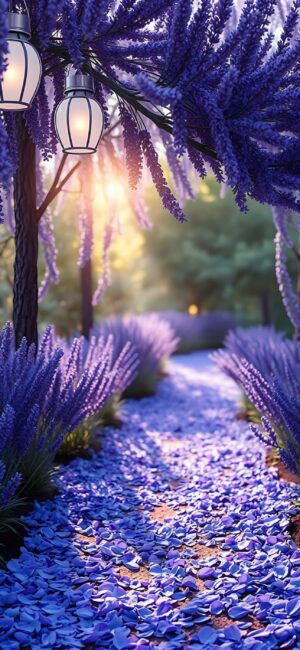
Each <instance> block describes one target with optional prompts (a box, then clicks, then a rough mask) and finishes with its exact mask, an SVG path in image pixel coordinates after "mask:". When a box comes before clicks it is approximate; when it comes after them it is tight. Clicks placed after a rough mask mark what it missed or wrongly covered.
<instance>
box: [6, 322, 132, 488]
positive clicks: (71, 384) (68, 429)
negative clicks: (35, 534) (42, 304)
mask: <svg viewBox="0 0 300 650" xmlns="http://www.w3.org/2000/svg"><path fill="white" fill-rule="evenodd" d="M84 345H85V344H84V341H83V340H82V339H75V340H74V341H73V343H72V345H71V346H70V347H69V348H68V349H66V347H64V349H62V348H61V347H58V345H57V341H56V338H55V335H54V332H53V329H52V328H51V327H49V328H48V329H47V330H46V332H45V334H44V336H43V338H42V340H41V344H40V347H39V350H38V353H37V355H36V354H35V352H36V351H35V348H34V346H30V347H28V346H27V343H26V341H25V340H23V341H22V344H21V346H20V348H19V349H18V350H17V351H14V349H13V332H12V329H11V327H10V325H7V326H6V327H5V328H4V330H3V331H2V332H1V334H0V413H1V422H2V437H1V439H2V447H3V449H2V453H1V460H2V461H3V462H4V463H5V464H6V466H7V467H12V468H14V471H18V472H21V475H22V481H23V486H24V491H25V492H26V494H34V496H36V495H38V494H41V493H44V492H45V491H47V490H48V488H49V485H50V479H51V473H52V467H53V461H54V457H55V454H56V453H57V451H58V449H59V448H60V446H61V444H62V443H63V441H64V439H65V438H66V436H68V435H69V434H71V433H72V432H74V431H75V430H76V429H77V427H78V426H79V425H80V424H81V423H82V422H85V423H86V422H88V421H90V420H91V419H92V418H93V417H94V416H95V415H96V414H97V413H98V412H99V411H100V410H101V408H103V406H104V405H105V403H106V402H107V401H108V400H109V399H110V398H111V397H112V395H113V394H114V392H115V391H119V390H120V388H121V387H123V385H124V382H125V385H126V381H127V377H129V376H131V373H132V372H134V368H135V365H136V363H137V359H136V354H135V353H134V352H133V350H132V349H131V348H130V346H129V344H127V345H125V346H123V348H122V349H120V350H119V352H118V354H115V352H114V346H113V341H112V337H110V338H107V339H106V340H104V339H103V338H102V337H100V338H99V340H98V341H97V343H96V341H92V342H91V345H90V346H89V348H88V350H85V348H84ZM14 480H15V482H16V481H17V480H18V479H17V478H15V479H14ZM7 485H8V484H7ZM11 487H12V484H11Z"/></svg>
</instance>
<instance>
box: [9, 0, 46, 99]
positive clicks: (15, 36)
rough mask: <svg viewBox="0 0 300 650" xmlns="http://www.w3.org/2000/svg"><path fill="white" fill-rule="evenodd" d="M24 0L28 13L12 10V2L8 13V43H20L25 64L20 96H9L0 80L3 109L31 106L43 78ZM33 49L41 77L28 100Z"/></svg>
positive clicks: (24, 0)
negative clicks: (32, 40)
mask: <svg viewBox="0 0 300 650" xmlns="http://www.w3.org/2000/svg"><path fill="white" fill-rule="evenodd" d="M23 2H24V7H25V10H26V13H16V12H13V11H12V10H11V5H12V3H11V2H10V11H9V13H8V38H7V42H8V44H9V43H10V42H11V43H14V44H15V43H18V44H19V51H20V53H21V56H22V58H23V64H24V72H23V81H22V84H21V87H20V92H19V96H18V98H16V99H10V98H9V97H6V96H5V90H4V88H3V80H2V81H0V110H2V111H24V110H27V109H28V108H30V106H31V104H32V102H33V101H34V99H35V96H36V94H37V92H38V89H39V86H40V82H41V78H42V63H41V59H40V56H39V53H38V51H37V50H36V48H35V47H34V46H33V45H32V43H30V42H29V41H30V38H31V22H30V17H29V12H28V7H27V4H26V0H23ZM32 51H34V53H35V55H36V57H37V60H36V61H37V62H38V65H39V77H38V81H37V83H36V84H35V90H34V93H33V94H32V93H30V100H29V101H26V100H25V99H24V98H25V97H26V91H28V89H29V86H30V83H31V80H30V78H29V74H30V69H29V64H30V56H31V55H32ZM5 104H8V105H9V107H5Z"/></svg>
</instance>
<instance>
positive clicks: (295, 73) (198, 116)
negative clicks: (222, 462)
mask: <svg viewBox="0 0 300 650" xmlns="http://www.w3.org/2000/svg"><path fill="white" fill-rule="evenodd" d="M8 5H9V3H8V0H1V13H2V15H3V14H4V12H5V10H6V9H8ZM279 5H280V3H279V1H276V0H245V2H243V3H242V4H241V11H240V12H238V11H237V7H236V4H235V3H234V1H233V0H206V1H205V2H204V1H203V2H200V1H199V2H196V3H195V2H194V1H193V0H171V1H170V0H119V1H116V0H88V1H86V0H77V1H75V2H74V1H73V0H57V1H55V2H53V0H29V1H28V7H29V12H30V16H31V19H32V26H33V43H34V44H35V45H36V47H37V48H38V50H39V52H40V54H41V56H42V62H43V72H44V74H43V78H42V83H41V86H40V90H39V92H38V95H37V98H36V100H35V102H34V104H33V106H32V108H31V109H30V110H29V111H28V112H27V114H26V122H27V125H28V128H29V131H30V133H31V135H32V138H33V139H34V141H35V143H36V145H37V146H38V147H39V149H40V151H41V153H42V155H43V157H44V158H48V157H49V156H50V155H51V154H53V153H54V152H55V151H56V146H57V145H56V138H55V134H54V124H53V105H54V104H57V103H58V101H59V100H60V99H61V98H62V95H63V84H64V75H65V70H66V67H67V66H68V65H69V64H72V65H73V66H74V67H75V68H76V69H78V70H83V71H84V70H89V71H92V74H93V76H94V78H95V81H96V85H97V97H98V99H99V101H100V103H101V105H102V108H103V111H104V115H105V126H106V128H108V127H109V121H110V100H111V98H115V99H117V101H118V104H119V113H120V120H121V123H122V128H123V134H124V141H125V148H126V153H127V165H128V171H129V178H130V182H131V184H132V185H133V186H135V185H136V184H137V182H138V180H139V177H140V174H141V168H142V162H143V161H145V163H146V165H147V166H148V168H149V169H150V172H151V174H152V178H153V181H154V184H155V185H156V187H157V189H158V192H159V194H160V195H161V197H162V199H163V202H164V205H165V207H167V209H168V210H169V211H170V212H171V213H172V214H173V215H174V216H175V217H176V218H177V219H179V220H183V219H184V214H183V211H182V208H181V206H180V205H179V203H178V201H177V200H176V198H175V197H174V196H173V194H172V192H171V191H170V189H169V187H168V185H167V183H166V180H165V178H164V175H163V172H162V168H161V166H160V165H159V162H158V157H157V152H156V150H155V147H154V145H153V142H152V138H151V133H150V132H149V122H151V123H153V124H155V125H156V126H157V127H158V128H159V129H160V130H161V132H162V133H163V134H164V133H165V134H166V136H163V137H164V138H166V137H168V134H172V138H171V144H172V147H173V148H174V154H173V164H174V165H177V164H178V159H177V156H178V155H182V154H183V153H184V152H186V153H187V155H188V156H189V158H190V160H191V161H192V163H193V165H194V166H195V168H196V169H197V171H198V173H199V174H200V175H201V176H204V175H205V173H206V170H205V162H206V161H209V163H210V165H211V166H212V168H213V170H214V173H215V175H216V177H217V179H218V180H222V179H225V180H226V182H227V183H228V184H229V185H230V186H231V188H232V190H233V192H234V194H235V196H236V200H237V202H238V204H239V206H240V208H241V209H242V210H245V209H246V202H247V197H248V196H250V197H253V198H255V199H256V200H257V201H259V202H266V203H269V204H272V205H281V206H286V207H290V208H296V209H297V208H298V207H299V199H298V198H297V194H296V192H297V190H298V189H299V184H300V180H299V178H300V176H299V154H300V139H299V129H300V123H299V120H300V117H299V110H298V104H299V66H300V64H299V52H300V41H299V39H298V38H296V33H297V26H298V19H299V8H300V3H299V0H295V2H293V3H292V4H291V7H290V10H289V11H288V13H287V17H286V18H285V19H284V20H283V24H282V26H281V27H280V28H278V29H277V28H275V26H274V25H275V24H276V21H275V23H274V16H275V17H276V12H277V11H278V7H279ZM6 35H7V31H6V28H5V21H4V22H3V23H2V25H1V31H0V75H1V73H2V72H3V70H4V68H5V53H6ZM49 80H50V81H51V90H50V87H49ZM166 146H169V144H168V141H167V143H166ZM0 153H1V156H0V182H1V185H2V187H4V188H6V187H7V186H8V184H9V180H10V177H11V174H12V172H13V169H14V167H15V165H17V158H16V141H15V126H14V117H13V116H11V115H9V116H5V117H3V116H2V118H1V125H0Z"/></svg>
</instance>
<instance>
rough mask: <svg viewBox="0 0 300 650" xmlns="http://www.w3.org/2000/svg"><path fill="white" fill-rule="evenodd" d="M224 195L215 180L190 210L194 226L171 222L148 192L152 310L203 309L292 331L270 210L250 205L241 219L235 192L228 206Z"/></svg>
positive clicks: (147, 263)
mask: <svg viewBox="0 0 300 650" xmlns="http://www.w3.org/2000/svg"><path fill="white" fill-rule="evenodd" d="M219 193H220V190H219V186H218V185H217V183H216V182H215V181H214V180H213V179H212V178H211V177H208V178H207V179H206V180H205V181H204V182H203V183H202V184H201V185H200V193H199V196H198V198H197V200H196V201H195V202H192V201H190V202H189V203H188V205H187V208H186V213H187V215H188V223H187V224H179V223H170V220H169V218H168V216H167V214H166V215H163V214H162V212H161V208H160V206H159V203H158V202H157V200H156V197H155V196H154V195H152V193H149V195H148V202H149V205H150V213H151V217H152V220H153V222H154V229H153V230H152V231H151V232H149V233H147V235H146V238H145V267H146V268H147V269H148V273H145V278H146V280H145V283H144V287H145V290H146V291H147V289H150V285H151V286H153V284H154V286H155V287H156V290H157V295H156V296H155V298H154V301H153V304H151V308H157V309H159V308H160V307H161V306H162V305H163V309H166V308H179V309H184V310H187V308H188V306H189V305H190V304H196V305H197V306H198V307H199V308H200V311H210V310H224V309H225V310H228V311H231V312H233V313H235V314H236V315H237V316H239V317H242V320H243V321H244V322H245V323H249V324H250V323H251V322H259V321H262V322H263V323H267V322H275V323H276V322H277V323H279V324H280V325H281V327H282V326H283V323H284V325H285V326H287V327H288V322H287V319H286V317H285V313H284V309H283V308H282V305H281V299H280V296H279V292H278V288H277V283H276V277H275V271H274V263H275V247H274V242H273V240H274V235H275V228H274V226H273V222H272V214H271V210H270V208H268V207H265V206H261V205H259V204H256V203H254V202H250V204H249V208H250V210H249V213H248V214H246V215H241V213H240V212H239V210H238V209H237V207H236V205H235V203H234V199H233V196H232V193H231V192H230V191H229V192H228V193H227V194H226V196H225V198H223V199H221V198H220V196H219ZM294 264H295V263H294ZM158 299H159V300H158ZM158 302H159V304H158Z"/></svg>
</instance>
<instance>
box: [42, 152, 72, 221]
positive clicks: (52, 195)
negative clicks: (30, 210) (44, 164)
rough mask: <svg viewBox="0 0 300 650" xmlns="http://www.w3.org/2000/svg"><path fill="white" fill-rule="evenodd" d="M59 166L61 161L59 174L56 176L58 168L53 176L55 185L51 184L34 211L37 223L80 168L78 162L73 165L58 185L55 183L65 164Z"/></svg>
mask: <svg viewBox="0 0 300 650" xmlns="http://www.w3.org/2000/svg"><path fill="white" fill-rule="evenodd" d="M64 155H66V154H64ZM61 164H62V161H61V163H60V165H59V168H60V167H61V171H60V174H59V175H58V171H59V168H58V170H57V173H56V176H55V178H56V179H57V180H56V184H55V183H54V182H53V184H52V187H51V188H50V190H49V192H48V194H47V196H46V197H45V199H44V201H43V203H42V205H41V206H40V207H39V208H38V209H37V211H36V218H37V221H38V222H39V221H40V220H41V218H42V216H43V214H45V212H46V210H47V208H48V207H49V205H50V204H51V203H52V201H54V199H56V197H57V195H58V194H59V193H60V192H61V190H62V189H63V187H64V186H65V185H66V183H67V182H68V180H69V179H70V178H71V176H73V174H74V173H75V172H76V170H77V169H78V168H79V167H80V161H78V163H76V165H74V167H72V169H70V171H69V172H68V173H67V175H66V176H65V177H64V179H63V180H62V181H61V182H60V183H59V185H58V184H57V183H58V181H59V179H60V176H61V173H62V169H63V166H64V164H65V163H63V165H62V166H61Z"/></svg>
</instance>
